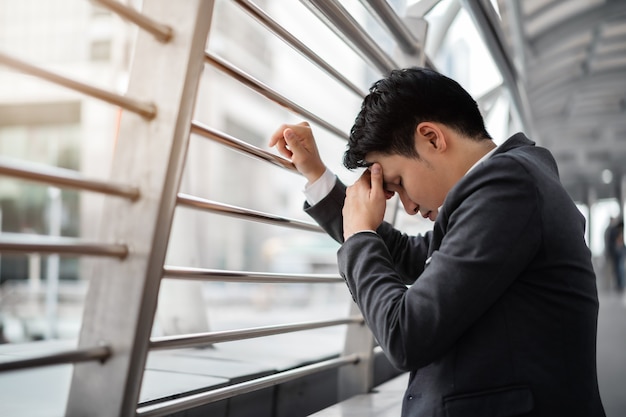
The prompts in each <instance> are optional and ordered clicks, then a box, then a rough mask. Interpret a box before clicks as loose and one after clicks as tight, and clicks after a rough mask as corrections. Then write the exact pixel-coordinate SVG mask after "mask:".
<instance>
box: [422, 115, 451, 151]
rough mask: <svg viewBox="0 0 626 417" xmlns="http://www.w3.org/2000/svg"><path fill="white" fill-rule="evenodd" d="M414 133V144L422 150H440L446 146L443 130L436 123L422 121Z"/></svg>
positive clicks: (443, 149)
mask: <svg viewBox="0 0 626 417" xmlns="http://www.w3.org/2000/svg"><path fill="white" fill-rule="evenodd" d="M415 133H416V134H415V140H416V142H417V143H416V146H419V147H420V148H421V149H422V150H428V151H436V152H442V151H445V150H446V148H447V146H448V144H447V138H446V136H445V135H444V131H443V130H442V129H441V127H440V126H439V125H438V124H437V123H433V122H422V123H420V124H418V125H417V128H416V132H415ZM420 148H418V150H419V149H420ZM425 148H426V149H425Z"/></svg>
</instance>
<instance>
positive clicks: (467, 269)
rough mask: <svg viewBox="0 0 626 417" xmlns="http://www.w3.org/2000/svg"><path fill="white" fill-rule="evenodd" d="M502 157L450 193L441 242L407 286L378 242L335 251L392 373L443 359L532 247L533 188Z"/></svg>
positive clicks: (365, 237) (536, 229) (535, 237)
mask: <svg viewBox="0 0 626 417" xmlns="http://www.w3.org/2000/svg"><path fill="white" fill-rule="evenodd" d="M509 159H510V158H498V160H496V159H495V158H494V161H493V162H492V163H490V169H489V170H488V172H487V173H485V169H482V170H478V169H477V170H475V171H482V172H475V171H473V172H472V173H470V174H468V175H467V176H466V177H464V178H463V179H462V180H461V181H460V182H459V183H458V184H457V185H456V186H455V188H453V190H451V191H450V193H449V194H448V196H447V198H446V201H445V203H444V206H443V207H442V210H441V211H440V213H439V217H438V219H437V222H436V224H435V229H437V228H438V227H439V228H441V232H440V233H439V234H440V235H441V236H442V237H443V238H442V240H441V241H440V242H436V245H438V247H437V248H436V249H437V250H435V251H434V252H433V253H432V257H431V261H430V262H429V264H428V265H427V267H426V268H425V269H424V272H423V273H422V274H421V276H420V277H419V279H418V280H417V281H416V282H415V283H414V284H413V285H412V286H411V287H410V288H407V287H406V285H404V282H403V280H402V279H401V278H400V277H399V276H398V273H397V271H396V269H395V265H394V258H393V256H392V255H391V254H390V252H389V250H388V248H387V246H386V244H385V241H384V240H383V238H382V237H380V236H377V235H375V234H373V233H367V234H366V233H359V234H356V235H354V236H352V237H350V238H349V239H348V240H347V241H346V242H345V243H344V244H343V245H342V247H341V248H340V250H339V252H338V260H339V269H340V273H341V275H342V276H343V277H344V278H345V279H346V282H347V283H348V286H349V288H350V291H351V292H352V294H353V296H354V298H355V301H356V302H357V304H358V305H359V307H360V309H361V312H362V313H363V316H364V317H365V320H366V322H367V324H368V326H369V327H370V329H372V332H373V333H374V335H375V337H376V338H377V340H378V342H379V343H380V345H381V347H382V348H383V350H384V351H385V352H386V354H387V356H388V357H389V359H390V360H391V361H392V362H393V363H394V365H395V366H397V367H398V368H400V369H405V370H415V369H418V368H420V367H422V366H425V365H427V364H429V363H431V362H432V361H434V360H436V359H437V358H438V357H439V356H441V355H443V354H445V353H446V351H447V350H448V349H449V348H450V347H451V346H452V345H453V344H454V343H455V341H456V340H458V338H459V337H460V336H461V335H462V334H463V333H464V332H465V331H466V330H467V329H468V328H470V327H471V326H472V324H473V323H474V322H476V321H477V320H478V318H480V316H481V315H482V314H483V313H484V312H485V311H486V310H487V309H488V308H489V307H490V306H491V305H492V304H493V303H494V302H495V301H496V300H497V299H498V297H500V296H501V295H502V293H503V292H504V291H506V289H507V288H508V287H509V286H510V285H511V284H512V282H513V281H514V280H515V278H516V277H517V276H518V275H519V274H520V273H521V271H523V270H524V268H525V267H526V266H527V264H528V263H529V262H530V260H531V259H532V258H533V256H534V254H535V253H536V251H537V250H538V245H539V243H538V242H540V238H541V236H540V235H541V232H540V231H541V227H540V222H541V219H540V215H539V211H538V209H537V198H538V197H537V193H536V188H535V186H534V184H533V182H532V179H531V178H530V176H529V175H528V174H527V172H525V169H524V168H523V167H522V166H521V165H520V164H518V163H516V162H512V163H511V161H509ZM436 245H434V246H436ZM419 262H421V259H420V260H419Z"/></svg>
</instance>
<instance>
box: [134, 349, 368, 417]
mask: <svg viewBox="0 0 626 417" xmlns="http://www.w3.org/2000/svg"><path fill="white" fill-rule="evenodd" d="M359 360H360V357H359V355H356V354H353V355H348V356H343V357H339V358H335V359H328V360H325V361H322V362H317V363H314V364H312V365H306V366H302V367H300V368H296V369H290V370H288V371H284V372H280V373H277V374H274V375H269V376H265V377H262V378H257V379H253V380H251V381H246V382H241V383H239V384H234V385H229V386H227V387H223V388H217V389H214V390H212V391H208V392H203V393H199V394H194V395H189V396H185V397H181V398H175V399H173V400H168V401H163V402H160V403H158V404H151V405H146V406H143V407H139V408H138V409H137V415H138V416H141V417H160V416H167V415H170V414H173V413H176V412H179V411H183V410H188V409H191V408H194V407H200V406H203V405H206V404H210V403H212V402H216V401H220V400H225V399H227V398H231V397H234V396H236V395H242V394H246V393H249V392H253V391H258V390H260V389H263V388H268V387H273V386H276V385H278V384H282V383H284V382H289V381H293V380H295V379H298V378H301V377H304V376H307V375H313V374H316V373H320V372H323V371H327V370H331V369H337V368H340V367H342V366H346V365H353V364H356V363H358V362H359Z"/></svg>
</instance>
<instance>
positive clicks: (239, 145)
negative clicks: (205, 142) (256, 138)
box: [191, 120, 299, 174]
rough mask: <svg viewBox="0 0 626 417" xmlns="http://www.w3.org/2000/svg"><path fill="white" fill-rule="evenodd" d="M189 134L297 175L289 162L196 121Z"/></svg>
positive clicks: (193, 121)
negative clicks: (210, 140) (207, 139)
mask: <svg viewBox="0 0 626 417" xmlns="http://www.w3.org/2000/svg"><path fill="white" fill-rule="evenodd" d="M191 133H195V134H197V135H200V136H204V137H205V138H209V139H212V140H214V141H216V142H219V143H221V144H222V145H226V146H228V147H230V148H232V149H233V150H235V151H238V152H241V153H243V154H245V155H247V156H252V157H254V158H257V159H260V160H262V161H266V162H269V163H270V164H273V165H276V166H279V167H281V168H285V169H287V170H289V171H292V172H295V173H298V174H299V172H298V170H297V169H296V167H295V165H294V164H293V163H292V162H291V161H289V160H287V159H285V158H282V157H280V156H277V155H274V154H272V153H269V152H267V151H264V150H263V149H260V148H257V147H256V146H253V145H250V144H249V143H247V142H244V141H243V140H240V139H237V138H234V137H232V136H230V135H227V134H226V133H223V132H220V131H219V130H216V129H213V128H211V127H209V126H206V125H203V124H202V123H200V122H198V121H196V120H192V122H191Z"/></svg>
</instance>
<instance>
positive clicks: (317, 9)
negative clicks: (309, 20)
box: [300, 0, 398, 74]
mask: <svg viewBox="0 0 626 417" xmlns="http://www.w3.org/2000/svg"><path fill="white" fill-rule="evenodd" d="M300 1H301V2H302V3H304V5H305V6H307V7H308V8H309V9H310V10H311V11H312V12H313V13H314V14H315V15H317V16H318V17H319V18H320V20H321V21H322V22H324V23H325V24H326V25H327V26H328V27H329V28H330V29H331V30H332V31H334V32H335V33H336V34H337V35H338V36H339V37H340V38H342V39H343V40H344V41H345V42H346V43H347V44H348V45H349V46H350V47H351V48H352V49H353V50H354V51H355V52H356V53H358V54H359V55H360V56H362V57H363V58H364V59H365V60H366V61H367V62H369V63H371V64H372V65H373V66H375V67H376V68H377V69H378V70H379V71H380V72H381V73H382V74H387V73H388V72H389V71H391V70H392V69H394V68H398V64H397V63H396V62H394V61H393V59H391V57H389V55H388V54H387V53H386V52H385V51H384V50H383V49H382V48H381V47H380V45H378V43H376V41H374V39H372V37H371V36H369V35H368V34H367V31H366V30H365V29H363V28H362V27H361V25H360V24H359V23H358V22H357V21H356V20H355V19H354V18H353V17H352V16H351V15H350V13H349V12H348V11H347V10H346V9H344V8H343V7H342V6H341V4H340V3H339V2H338V1H335V0H300Z"/></svg>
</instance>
